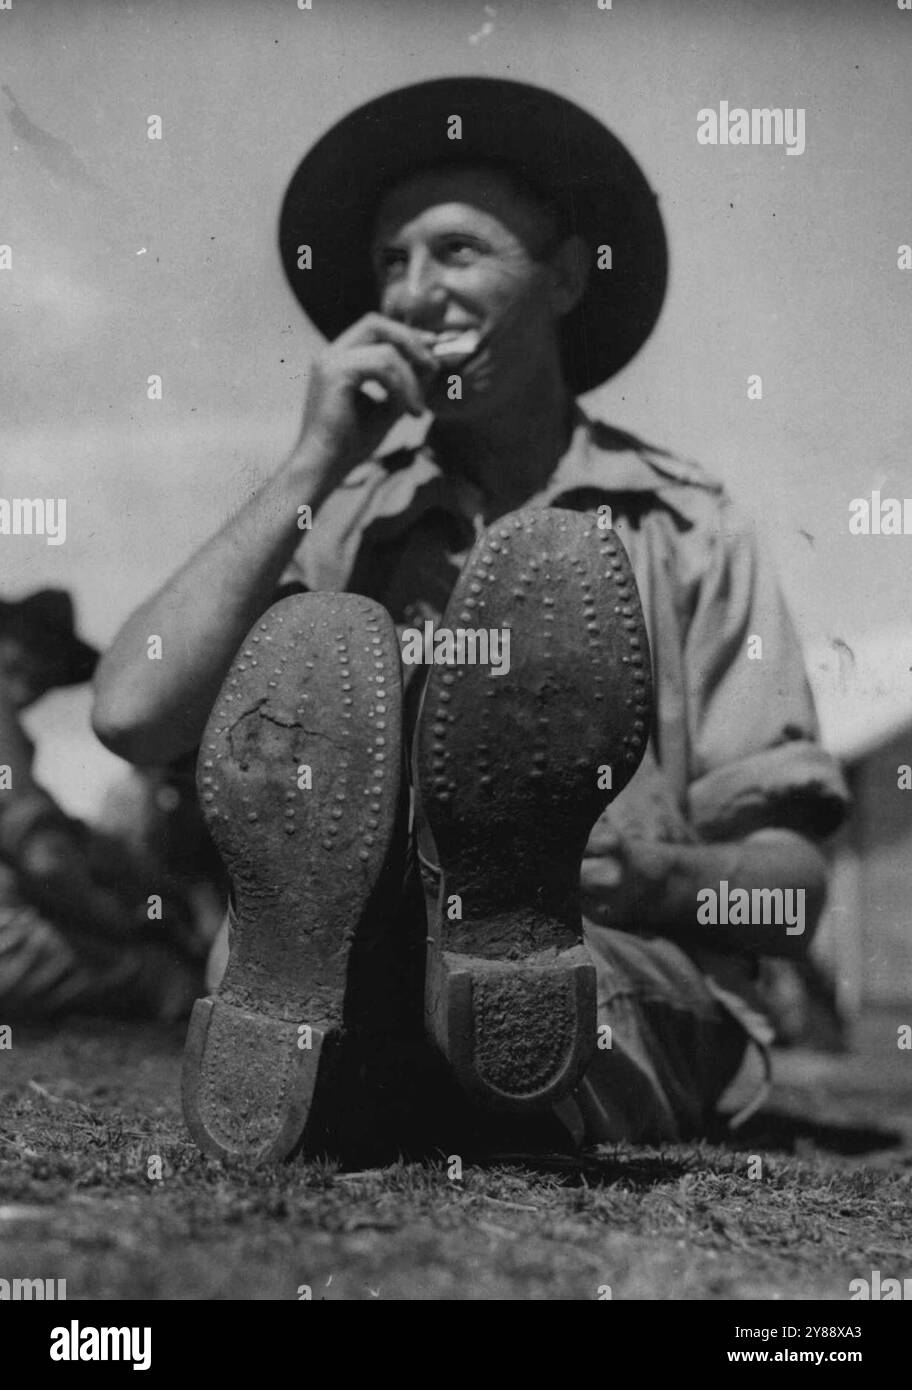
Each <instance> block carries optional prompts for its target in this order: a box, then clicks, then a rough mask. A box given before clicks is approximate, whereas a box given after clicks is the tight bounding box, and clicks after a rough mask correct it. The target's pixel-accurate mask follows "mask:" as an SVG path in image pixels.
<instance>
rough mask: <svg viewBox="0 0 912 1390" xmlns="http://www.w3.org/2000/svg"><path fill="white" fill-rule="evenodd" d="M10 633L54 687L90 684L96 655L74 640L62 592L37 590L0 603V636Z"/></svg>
mask: <svg viewBox="0 0 912 1390" xmlns="http://www.w3.org/2000/svg"><path fill="white" fill-rule="evenodd" d="M4 633H11V634H12V635H13V636H15V637H16V638H17V639H18V640H19V641H20V642H21V643H22V644H23V646H24V647H26V649H27V650H28V651H30V652H31V653H33V654H34V655H35V656H37V657H38V658H39V659H40V660H41V661H42V662H43V663H44V664H45V665H46V667H47V669H48V672H49V673H50V674H51V675H52V676H53V678H54V684H55V685H57V686H60V685H81V684H82V683H83V681H88V680H91V678H92V674H93V672H94V670H95V667H96V666H97V665H98V652H97V651H96V649H95V648H94V647H92V646H90V645H89V644H88V642H83V640H82V638H81V637H79V636H77V633H76V621H75V615H74V612H73V600H72V599H71V598H70V596H69V594H68V593H67V592H66V591H65V590H64V589H39V590H37V592H35V593H34V594H29V595H27V597H26V598H23V599H18V600H15V601H13V602H7V601H6V600H3V599H0V636H2V635H3V634H4Z"/></svg>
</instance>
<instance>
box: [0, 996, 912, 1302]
mask: <svg viewBox="0 0 912 1390" xmlns="http://www.w3.org/2000/svg"><path fill="white" fill-rule="evenodd" d="M903 1021H904V1020H903V1019H896V1018H894V1017H891V1016H888V1015H876V1016H873V1017H872V1018H869V1019H866V1020H865V1023H864V1025H863V1026H862V1027H861V1028H860V1029H859V1030H858V1034H857V1042H856V1049H857V1050H856V1052H855V1054H854V1055H852V1056H850V1057H848V1058H846V1057H827V1056H823V1055H807V1054H805V1055H795V1054H783V1055H782V1058H781V1064H780V1066H779V1069H778V1070H779V1075H780V1078H781V1079H780V1081H779V1082H778V1084H777V1086H776V1088H775V1089H774V1091H773V1094H772V1096H771V1098H770V1100H769V1102H768V1103H767V1105H766V1106H765V1107H764V1110H763V1111H762V1112H761V1113H760V1114H759V1115H758V1116H757V1117H755V1119H753V1120H752V1121H749V1122H748V1125H747V1127H746V1132H745V1133H743V1134H742V1135H741V1137H740V1138H739V1139H738V1140H737V1142H736V1143H732V1142H726V1143H722V1144H715V1143H713V1144H709V1143H703V1144H701V1145H699V1146H683V1145H682V1146H672V1145H669V1146H666V1147H663V1148H661V1149H652V1148H649V1149H647V1148H633V1147H630V1146H615V1147H610V1148H603V1149H601V1150H599V1151H597V1152H596V1153H594V1154H592V1155H591V1156H587V1157H586V1158H585V1159H584V1160H581V1161H579V1162H577V1163H572V1162H565V1163H562V1164H561V1163H557V1162H556V1161H555V1162H544V1161H539V1162H538V1163H536V1164H532V1163H530V1162H526V1163H523V1162H522V1161H519V1160H516V1161H513V1162H510V1163H504V1162H500V1163H494V1164H491V1165H488V1166H485V1167H477V1166H469V1165H467V1166H466V1167H465V1169H464V1171H463V1174H462V1179H461V1181H459V1180H453V1179H452V1178H451V1177H450V1176H448V1165H447V1162H446V1158H447V1156H446V1155H441V1156H440V1160H439V1162H437V1163H430V1164H400V1165H397V1166H395V1167H392V1168H386V1169H382V1170H380V1169H378V1170H371V1171H367V1172H345V1171H340V1170H339V1169H337V1168H333V1167H331V1166H327V1165H325V1164H309V1163H296V1164H292V1165H288V1166H286V1167H284V1168H282V1169H280V1170H278V1171H269V1172H265V1173H264V1172H258V1171H255V1170H253V1169H251V1168H247V1167H245V1166H242V1165H223V1164H220V1163H217V1162H214V1161H212V1160H210V1159H206V1158H203V1157H202V1156H200V1155H199V1154H198V1152H197V1151H196V1150H195V1148H194V1147H193V1145H192V1144H191V1143H190V1141H189V1139H188V1138H187V1135H186V1132H185V1130H184V1127H183V1122H182V1119H181V1113H180V1101H179V1090H178V1087H179V1071H180V1050H181V1043H182V1030H180V1029H174V1028H166V1027H152V1026H145V1027H129V1028H127V1027H124V1026H122V1025H117V1024H112V1023H104V1022H100V1021H93V1022H81V1023H70V1024H66V1025H65V1026H60V1027H58V1028H55V1029H54V1030H47V1029H45V1030H39V1029H35V1028H24V1027H22V1028H19V1027H14V1028H13V1034H12V1044H13V1045H12V1047H11V1048H10V1049H9V1050H2V1051H0V1278H7V1279H12V1278H14V1277H16V1278H19V1277H22V1278H38V1277H42V1278H55V1279H60V1278H65V1279H66V1281H67V1294H68V1297H69V1298H77V1299H79V1298H87V1299H107V1298H116V1297H131V1298H141V1299H159V1298H169V1299H173V1298H188V1299H199V1298H203V1299H213V1298H216V1299H225V1298H231V1299H296V1298H298V1297H299V1296H301V1295H302V1294H303V1295H304V1296H306V1291H305V1290H304V1289H302V1286H307V1288H308V1289H309V1290H310V1292H311V1296H312V1297H313V1298H314V1299H319V1298H338V1299H367V1300H370V1299H372V1298H377V1299H384V1298H385V1299H403V1298H405V1299H441V1298H443V1299H449V1298H455V1299H530V1298H531V1299H598V1298H599V1297H606V1296H607V1295H606V1294H605V1292H604V1290H605V1286H609V1287H610V1289H611V1296H612V1297H613V1298H615V1299H619V1298H620V1299H623V1298H636V1299H643V1298H658V1299H749V1298H758V1299H764V1300H766V1299H783V1298H787V1299H791V1298H799V1299H808V1298H831V1299H846V1298H848V1296H849V1282H850V1280H851V1279H853V1278H859V1277H862V1278H870V1273H871V1270H872V1269H880V1271H881V1273H882V1275H883V1276H884V1277H887V1276H888V1275H891V1276H894V1277H902V1276H903V1275H904V1274H908V1273H909V1271H910V1270H912V1222H910V1211H912V1053H910V1052H903V1051H900V1050H899V1049H898V1048H897V1031H896V1029H897V1026H898V1023H901V1022H903ZM745 1084H746V1085H747V1086H748V1088H749V1084H750V1082H749V1078H748V1079H747V1080H746V1082H745ZM156 1158H157V1159H158V1160H160V1162H159V1163H156V1162H155V1160H156ZM757 1158H759V1160H760V1167H759V1170H758V1165H757V1163H756V1159H757ZM159 1171H160V1173H161V1176H160V1177H157V1176H155V1174H156V1173H157V1172H159ZM751 1172H753V1173H755V1174H756V1176H754V1177H751V1176H749V1174H750V1173H751Z"/></svg>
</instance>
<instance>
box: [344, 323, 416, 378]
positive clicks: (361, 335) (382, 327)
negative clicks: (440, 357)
mask: <svg viewBox="0 0 912 1390" xmlns="http://www.w3.org/2000/svg"><path fill="white" fill-rule="evenodd" d="M431 338H432V335H428V334H426V333H425V332H424V331H423V330H422V329H420V328H413V327H412V326H411V325H410V324H406V323H399V322H398V321H397V320H396V319H390V318H387V317H386V316H385V315H384V314H365V316H364V318H362V319H359V320H358V322H357V323H356V324H354V325H353V326H352V327H351V328H349V329H347V330H346V331H345V333H343V334H341V335H340V336H339V337H338V338H337V339H336V346H338V347H343V346H345V347H348V346H351V347H359V346H363V345H366V344H369V343H392V344H393V345H394V346H395V347H397V348H399V349H400V351H401V352H402V353H403V354H404V355H405V357H406V358H407V359H408V360H409V361H410V362H411V363H412V364H413V365H414V366H416V367H419V368H421V369H422V370H423V371H436V370H437V367H438V366H439V363H438V361H437V359H436V357H435V356H434V354H433V353H432V352H431V350H430V342H431Z"/></svg>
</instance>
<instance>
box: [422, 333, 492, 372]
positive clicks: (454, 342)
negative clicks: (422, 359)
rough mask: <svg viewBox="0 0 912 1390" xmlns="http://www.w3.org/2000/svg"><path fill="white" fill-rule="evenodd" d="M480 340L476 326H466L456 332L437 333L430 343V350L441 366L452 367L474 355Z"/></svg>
mask: <svg viewBox="0 0 912 1390" xmlns="http://www.w3.org/2000/svg"><path fill="white" fill-rule="evenodd" d="M481 341H482V338H481V333H480V332H479V330H478V329H477V328H466V329H463V330H462V331H460V332H456V333H454V332H450V333H438V334H437V335H435V338H434V341H433V342H432V343H431V352H432V354H433V356H434V357H436V358H437V360H438V361H439V362H440V364H441V366H444V367H452V366H455V365H457V364H458V363H461V362H467V361H468V359H469V358H470V357H474V356H475V354H476V352H477V351H478V349H479V347H480V346H481Z"/></svg>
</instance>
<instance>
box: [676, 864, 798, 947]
mask: <svg viewBox="0 0 912 1390" xmlns="http://www.w3.org/2000/svg"><path fill="white" fill-rule="evenodd" d="M804 894H805V889H803V888H751V889H747V888H729V886H728V880H727V879H725V878H723V879H722V880H721V882H720V883H719V888H718V891H717V890H716V889H715V888H701V889H700V891H699V892H698V893H697V903H698V907H697V921H698V923H699V924H700V926H701V927H706V926H733V927H739V926H748V925H756V926H777V927H781V926H785V934H786V936H803V935H804Z"/></svg>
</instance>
